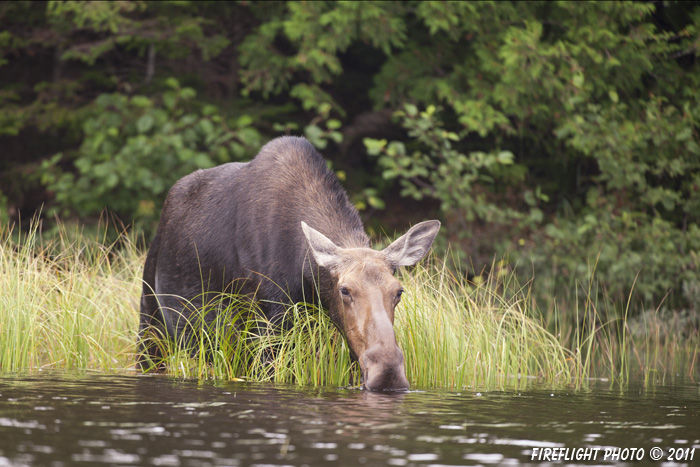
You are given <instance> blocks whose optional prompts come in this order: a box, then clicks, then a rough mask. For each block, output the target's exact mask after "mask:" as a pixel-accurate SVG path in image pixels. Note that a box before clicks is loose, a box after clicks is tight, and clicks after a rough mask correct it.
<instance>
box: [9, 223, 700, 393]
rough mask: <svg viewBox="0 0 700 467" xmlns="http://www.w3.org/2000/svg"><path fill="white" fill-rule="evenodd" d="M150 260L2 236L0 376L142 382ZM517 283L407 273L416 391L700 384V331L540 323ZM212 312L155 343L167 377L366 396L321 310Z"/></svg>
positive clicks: (406, 321)
mask: <svg viewBox="0 0 700 467" xmlns="http://www.w3.org/2000/svg"><path fill="white" fill-rule="evenodd" d="M144 259H145V254H144V252H143V251H141V250H140V249H139V248H137V247H136V246H135V242H134V241H133V239H132V238H131V237H130V236H129V235H122V236H121V237H120V238H119V239H118V241H117V242H115V243H109V242H105V237H104V236H100V235H97V236H94V237H93V238H90V237H89V236H87V235H85V234H83V233H82V232H81V231H79V230H77V229H76V230H68V229H66V228H61V229H60V230H59V234H58V235H56V236H55V237H53V238H52V239H50V240H46V239H44V238H43V237H42V236H41V235H40V234H39V232H38V229H37V226H36V225H34V226H33V227H32V228H31V229H30V230H29V231H27V232H17V231H13V230H12V229H10V228H8V227H7V226H2V225H0V371H4V372H8V371H26V370H36V369H40V368H61V369H83V370H94V371H99V372H110V371H133V369H134V365H135V352H136V341H137V328H138V304H139V297H140V291H141V285H142V283H141V276H142V266H143V263H144ZM494 269H495V268H494ZM514 277H515V276H514V274H512V273H505V274H494V275H493V276H492V277H490V278H489V279H487V280H485V281H484V282H482V283H479V284H473V283H470V282H468V281H467V280H466V279H464V277H463V276H460V275H455V274H453V273H452V272H451V271H450V269H449V268H448V267H447V266H446V263H445V262H444V261H440V260H438V259H436V258H433V259H431V260H430V261H428V262H426V263H425V264H424V265H419V266H417V267H415V268H413V269H411V270H408V271H404V272H403V273H401V280H402V282H403V284H404V288H405V289H406V293H404V296H403V299H402V302H401V304H400V305H399V308H398V309H397V312H396V322H395V330H396V335H397V339H398V341H399V345H400V346H401V348H402V349H403V351H404V354H405V364H406V372H407V377H408V379H409V381H410V383H411V385H412V386H413V387H423V388H433V387H442V388H459V389H461V388H465V387H494V386H503V385H507V386H513V385H515V386H517V385H521V384H525V382H527V381H530V380H531V379H534V378H536V379H538V380H539V381H544V382H549V383H565V384H577V385H580V384H585V382H586V380H587V378H589V377H591V376H606V377H611V378H613V379H619V380H621V381H622V382H624V381H625V380H626V379H627V378H629V375H630V374H635V373H639V374H641V375H642V376H643V377H644V378H645V379H646V380H650V379H654V380H656V379H659V378H664V377H665V376H666V375H667V374H671V373H673V374H682V375H687V376H690V377H694V376H696V373H697V367H698V364H699V362H698V358H697V354H698V348H699V347H698V346H699V342H700V340H699V339H698V335H697V330H696V331H695V332H694V333H693V332H690V331H689V332H688V333H686V334H684V335H683V338H682V339H679V338H675V337H676V336H675V335H673V334H671V332H672V330H671V329H672V328H671V327H670V325H666V324H663V322H662V320H661V319H660V316H659V313H658V310H657V313H656V314H653V315H650V316H648V317H647V318H645V319H646V320H647V321H645V322H644V323H642V324H641V327H640V326H632V327H630V324H628V323H627V321H625V320H623V321H620V320H611V321H608V322H604V321H603V320H602V319H601V317H602V316H603V315H604V313H603V312H601V311H600V308H601V305H600V304H598V303H595V302H594V301H593V300H590V299H589V300H586V301H585V302H584V303H576V304H575V305H574V306H573V307H569V308H573V309H572V310H571V311H570V310H555V312H554V314H553V315H550V316H549V317H548V318H545V319H543V318H542V316H541V314H540V313H539V312H538V311H537V310H536V307H535V306H534V299H533V298H532V297H531V296H530V294H529V291H528V290H529V289H528V288H526V287H525V288H521V287H518V286H517V284H516V282H515V279H514ZM592 286H593V285H591V284H589V285H588V287H592ZM591 296H597V294H592V293H589V294H588V297H591ZM604 305H605V304H604ZM212 308H215V309H216V310H217V314H216V315H217V318H216V319H215V320H214V321H213V322H211V323H209V324H207V325H203V322H204V321H203V320H201V317H198V316H197V315H195V317H194V318H192V321H193V322H192V323H191V324H192V329H194V333H193V334H192V335H190V336H188V337H187V339H190V340H189V341H185V342H179V343H174V342H169V341H167V340H163V341H159V343H158V345H161V346H162V348H163V354H164V355H165V357H164V362H162V363H164V364H165V366H166V367H167V372H168V373H169V374H172V375H177V376H182V377H188V378H200V379H204V378H215V379H227V380H233V379H247V380H252V381H273V382H284V383H296V384H303V385H333V386H348V385H353V384H358V383H359V371H358V368H357V364H356V363H353V362H352V361H351V359H350V356H349V351H348V348H347V344H346V342H345V340H344V339H343V338H342V336H341V335H340V333H339V332H338V331H337V330H336V329H335V327H334V326H333V325H332V323H331V322H330V320H329V319H328V317H327V315H326V314H325V312H324V311H323V310H320V309H318V308H316V307H314V306H312V305H305V304H295V305H293V306H290V307H289V309H288V313H287V318H288V319H287V323H290V325H289V326H288V329H284V330H279V329H275V326H274V325H272V324H271V323H267V322H265V320H264V318H262V317H261V314H260V313H259V312H258V310H257V308H256V307H255V305H254V304H251V303H250V302H247V301H244V300H242V299H241V298H240V297H236V296H230V295H222V296H220V297H218V299H217V300H214V301H210V303H209V308H208V309H207V310H204V313H206V312H207V311H210V310H211V309H212ZM572 314H573V315H576V316H578V319H571V316H572ZM645 316H646V315H645ZM637 324H639V323H637ZM157 363H160V362H154V364H157Z"/></svg>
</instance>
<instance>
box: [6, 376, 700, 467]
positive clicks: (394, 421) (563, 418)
mask: <svg viewBox="0 0 700 467" xmlns="http://www.w3.org/2000/svg"><path fill="white" fill-rule="evenodd" d="M657 447H658V448H661V449H662V450H663V458H662V460H661V461H659V462H656V461H652V460H651V458H650V456H651V455H652V448H657ZM583 448H588V449H589V451H588V452H589V454H588V456H589V458H584V459H579V460H578V461H577V460H576V455H577V453H578V455H579V456H582V455H583V454H585V452H586V451H583V450H581V451H575V450H577V449H583ZM635 448H636V451H633V449H635ZM567 449H568V451H567ZM642 449H643V450H644V451H643V452H642V455H643V460H641V461H636V460H635V461H628V462H626V463H627V464H629V465H632V464H634V465H693V464H695V465H700V387H699V386H698V384H697V383H690V384H679V385H675V386H670V387H669V386H657V387H655V388H649V389H643V388H642V387H641V386H635V385H630V386H629V387H628V388H627V389H625V390H623V391H621V390H619V389H612V390H611V389H610V387H609V385H606V384H604V383H596V384H594V385H593V387H592V388H591V389H590V390H587V391H575V390H573V389H568V388H559V389H547V388H542V387H532V388H529V389H525V390H505V391H481V392H476V391H471V390H469V391H463V392H447V391H423V392H421V391H415V392H409V393H406V394H373V393H368V392H366V391H359V390H349V389H334V388H325V389H308V388H298V387H294V386H284V387H280V386H271V385H254V384H246V383H198V382H196V381H182V380H177V379H172V378H167V377H163V376H131V375H95V376H90V375H84V374H83V375H70V374H65V373H48V374H46V373H40V374H37V375H29V376H27V375H25V376H21V375H19V376H18V375H5V376H1V377H0V466H4V465H12V466H15V465H17V466H20V465H30V466H35V465H36V466H39V465H41V466H44V465H45V466H56V467H58V466H69V465H120V466H122V465H123V466H128V465H156V466H158V465H160V466H218V465H224V466H239V465H240V466H249V465H257V466H267V465H280V466H281V465H289V466H302V465H309V466H323V465H329V466H338V465H348V466H374V465H377V466H385V465H396V466H404V465H405V466H426V465H477V464H480V465H504V464H505V465H508V464H510V465H515V464H540V463H543V462H544V463H553V464H558V465H562V464H582V465H599V464H603V465H610V464H620V463H622V464H624V463H625V462H623V461H622V460H621V459H622V458H629V457H633V458H634V457H637V456H639V453H640V450H642ZM615 452H617V456H618V458H617V459H611V458H610V455H614V454H615ZM594 453H595V456H596V457H595V459H594V458H593V457H592V456H593V454H594ZM671 453H673V455H674V456H676V457H674V461H673V462H671V461H669V455H670V454H671ZM547 454H548V456H547ZM606 454H608V458H605V455H606ZM691 454H692V455H693V460H690V459H689V458H690V456H691ZM533 455H534V456H535V459H534V460H533ZM538 456H539V460H538ZM543 456H544V457H543ZM557 456H561V457H562V458H566V457H567V456H568V458H569V460H553V459H558V457H557ZM662 462H663V463H662Z"/></svg>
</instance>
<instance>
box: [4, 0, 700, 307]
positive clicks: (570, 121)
mask: <svg viewBox="0 0 700 467" xmlns="http://www.w3.org/2000/svg"><path fill="white" fill-rule="evenodd" d="M699 55H700V7H699V6H698V5H697V4H695V3H692V2H673V1H672V2H646V3H643V2H558V1H557V2H488V1H485V2H417V1H397V2H345V1H340V2H330V1H320V2H306V1H299V2H237V3H219V2H179V1H171V2H150V1H144V2H121V1H118V2H49V3H46V4H37V3H28V2H4V3H0V68H1V69H2V71H3V74H2V77H0V106H2V110H3V112H0V147H2V148H3V149H4V150H5V152H4V153H3V154H2V155H3V157H2V158H0V186H1V190H2V194H0V200H2V202H0V206H2V205H4V206H6V207H5V209H7V210H9V211H12V210H14V211H16V210H17V209H15V208H16V207H17V206H20V207H24V206H30V207H33V208H38V207H39V206H40V205H41V202H47V203H48V204H49V205H50V206H58V207H59V208H61V209H62V212H64V213H66V214H67V213H69V212H70V213H71V214H79V215H92V214H94V213H95V212H97V211H98V210H101V209H102V208H103V207H105V206H106V207H109V208H111V209H115V210H117V211H119V213H120V215H121V216H123V217H124V218H125V220H127V221H130V220H132V218H136V219H141V220H148V221H149V222H150V220H152V219H153V216H155V215H157V211H158V207H159V203H160V200H162V196H163V194H164V192H165V190H167V188H168V185H169V184H171V183H172V181H173V180H174V179H175V178H176V177H177V176H179V175H180V174H184V173H186V172H187V171H189V170H192V169H195V168H198V167H206V166H210V165H212V164H216V163H219V162H222V161H226V160H235V159H240V158H241V157H243V152H242V151H241V150H239V149H234V148H232V147H231V144H232V143H233V142H236V143H239V144H241V145H243V146H244V147H246V157H247V155H250V154H252V153H253V152H255V149H257V148H255V147H253V146H259V145H260V144H262V142H264V141H266V140H268V139H270V138H272V137H274V136H276V135H278V134H280V133H288V134H291V133H295V134H304V135H305V136H306V137H307V138H308V139H309V140H310V141H312V142H313V143H314V144H315V145H316V146H317V147H318V148H319V149H324V152H325V154H326V155H327V156H330V157H331V158H332V159H333V162H334V163H336V164H335V166H336V167H339V168H342V169H343V171H344V173H345V174H346V175H347V181H348V182H349V183H348V185H349V187H350V188H351V189H352V191H353V192H352V193H351V197H352V199H353V200H355V201H356V204H357V206H358V207H360V208H363V207H364V208H368V207H371V208H374V209H381V208H382V207H384V204H385V202H384V198H386V199H389V196H391V195H392V194H393V193H388V192H390V191H392V190H393V189H394V187H399V189H400V190H401V191H402V193H403V195H404V196H406V200H407V201H406V205H407V206H404V208H406V209H404V212H405V211H410V210H411V203H413V202H414V200H415V199H430V200H432V203H421V206H428V207H427V208H425V209H430V207H431V206H439V209H440V212H439V214H438V215H439V216H440V217H442V220H443V221H444V231H445V232H446V236H445V238H443V244H444V240H449V241H450V242H452V244H453V246H454V247H455V248H457V249H460V250H462V251H463V252H466V253H467V254H468V255H469V256H470V257H471V260H472V266H473V268H474V269H475V270H476V271H477V272H478V271H481V270H482V269H484V268H485V269H488V265H489V263H490V261H491V259H492V258H493V255H494V254H499V255H500V254H503V253H505V252H509V255H510V256H509V257H510V258H511V259H512V260H513V262H520V264H523V263H527V264H529V263H531V262H532V264H533V268H534V270H535V273H536V274H535V277H536V281H535V289H536V290H537V288H538V287H539V286H540V285H539V284H540V283H545V284H547V287H546V288H545V287H542V289H541V290H540V291H539V292H538V293H539V294H540V295H543V294H544V292H542V290H545V289H546V290H549V291H551V290H557V291H558V290H562V289H563V288H571V287H574V285H573V284H575V283H576V281H577V280H579V281H583V282H587V281H588V280H590V278H591V274H592V273H591V271H590V270H589V269H590V268H588V266H587V265H588V264H589V263H593V262H595V263H596V264H597V271H596V274H597V277H598V279H600V280H602V281H604V282H605V285H606V287H607V293H608V295H607V296H608V297H611V298H613V299H614V300H616V301H618V302H619V301H621V300H623V299H624V298H625V297H626V296H627V294H628V293H629V291H630V290H631V289H632V284H633V283H634V290H635V294H637V297H639V298H641V299H643V300H644V303H645V304H646V306H647V307H649V306H651V305H652V304H654V305H657V304H658V303H659V302H661V301H662V300H663V299H664V297H666V294H667V292H669V291H671V294H670V295H669V296H668V298H666V301H665V304H666V305H668V306H669V307H671V308H674V309H690V310H691V311H692V310H695V309H697V303H698V300H697V299H695V298H694V297H697V292H694V291H696V290H698V285H697V284H698V283H700V268H699V267H698V257H700V250H698V245H697V231H698V228H700V225H699V224H698V219H700V215H699V214H700V212H699V211H700V200H699V198H698V197H699V196H700V189H698V187H699V186H700V167H699V165H700V136H699V134H700V132H699V131H698V118H700V110H699V109H700V98H699V96H698V89H700V72H699V71H700V70H698V66H699V58H700V57H699ZM169 77H173V78H174V79H176V80H177V81H178V82H179V83H182V85H181V86H180V87H179V88H178V89H180V90H179V91H177V90H175V89H169V90H168V89H164V88H163V83H164V82H165V80H166V79H167V78H169ZM185 89H190V90H189V91H185ZM192 90H196V93H195V92H194V91H192ZM174 93H179V94H178V97H177V98H175V97H172V96H173V95H174ZM173 101H175V103H174V104H173ZM211 102H216V104H217V110H211V109H213V107H209V106H208V105H209V104H210V103H211ZM108 104H109V105H108ZM173 109H174V110H173ZM205 109H210V110H206V111H205ZM178 112H180V113H178ZM391 112H394V113H395V114H396V119H395V123H397V124H398V125H395V126H393V127H392V126H391V125H390V124H389V123H388V122H382V121H380V120H378V119H377V118H376V117H377V116H378V115H386V114H388V113H391ZM397 112H398V113H397ZM236 122H238V123H236ZM111 128H117V130H116V131H117V133H116V134H111V133H110V131H111V132H112V133H113V132H114V130H111ZM253 128H254V129H253ZM401 130H402V131H403V133H401V132H400V131H401ZM255 131H257V132H258V133H259V134H260V135H261V136H259V137H258V136H257V134H258V133H255ZM262 135H264V136H262ZM226 138H229V139H228V140H227V139H226ZM363 140H364V141H365V143H366V145H367V146H366V147H367V150H368V152H369V153H371V154H374V156H370V157H366V154H361V150H360V153H358V150H357V149H358V145H357V142H360V141H363ZM246 145H249V146H250V147H248V146H246ZM5 148H8V149H5ZM360 148H361V146H360ZM56 153H61V154H63V157H62V158H61V159H60V160H59V159H58V158H55V157H54V155H55V154H56ZM343 158H346V160H343ZM47 161H49V162H47ZM379 174H381V175H382V176H383V177H385V178H380V175H379ZM42 180H43V184H42V183H41V182H42ZM394 183H395V185H393V184H394ZM47 188H49V190H46V189H47ZM35 198H38V200H37V199H35ZM32 202H33V204H32ZM392 207H393V206H392ZM25 209H26V208H25ZM47 211H49V210H45V211H44V212H47ZM397 212H398V213H399V214H395V213H397ZM392 215H393V216H394V217H398V216H400V215H401V211H400V210H398V209H387V210H385V211H384V212H383V213H378V215H377V217H376V218H375V219H377V220H379V221H394V220H395V219H394V218H392ZM421 215H425V216H426V217H427V216H428V215H429V213H424V212H423V211H421ZM15 217H16V215H15ZM416 220H417V219H416ZM523 269H524V268H523ZM637 273H639V276H638V278H637V281H636V283H635V277H637ZM581 275H582V276H581ZM618 308H619V307H618ZM633 312H634V311H633Z"/></svg>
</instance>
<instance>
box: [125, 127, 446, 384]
mask: <svg viewBox="0 0 700 467" xmlns="http://www.w3.org/2000/svg"><path fill="white" fill-rule="evenodd" d="M439 228H440V222H439V221H437V220H431V221H425V222H421V223H418V224H416V225H414V226H413V227H412V228H410V229H409V230H408V231H407V232H406V233H405V234H404V235H403V236H401V237H399V238H398V239H397V240H395V241H394V242H393V243H391V244H390V245H389V246H387V247H386V248H384V249H383V250H381V251H378V250H374V249H372V248H370V241H369V237H368V235H367V234H366V233H365V230H364V226H363V225H362V220H361V219H360V216H359V214H358V211H357V209H356V208H355V207H354V206H353V204H352V203H351V202H350V200H349V199H348V196H347V193H346V192H345V190H344V189H343V188H342V186H341V184H340V182H339V181H338V178H337V177H336V176H335V174H334V173H333V172H332V171H331V170H329V168H328V165H327V164H326V161H325V160H324V158H323V156H321V154H319V153H318V152H317V151H316V149H315V148H314V147H313V146H312V145H311V143H309V142H308V141H307V140H306V139H304V138H300V137H292V136H284V137H280V138H277V139H274V140H272V141H270V142H269V143H267V144H266V145H265V146H263V147H262V149H261V150H260V152H259V153H258V155H257V156H255V158H253V159H252V160H251V161H250V162H247V163H241V162H231V163H227V164H223V165H220V166H218V167H214V168H211V169H204V170H198V171H196V172H194V173H191V174H190V175H187V176H185V177H183V178H182V179H180V180H179V181H178V182H177V183H175V185H173V187H172V188H171V189H170V192H169V193H168V195H167V198H166V200H165V203H164V205H163V209H162V213H161V217H160V223H159V225H158V229H157V231H156V234H155V237H154V238H153V241H152V243H151V246H150V249H149V251H148V255H147V258H146V263H145V268H144V274H143V292H142V295H141V313H140V327H139V335H140V339H139V342H140V343H139V352H140V356H139V357H138V364H139V365H140V366H141V368H142V369H146V368H147V367H148V365H149V363H148V362H149V360H151V361H155V359H156V358H157V357H158V356H159V350H158V348H157V347H156V346H153V345H149V344H148V342H147V338H146V334H147V332H148V331H149V330H152V329H156V330H158V331H159V332H160V333H162V335H164V336H168V337H169V338H171V339H176V338H177V337H178V336H180V335H181V334H182V333H185V332H188V331H187V330H186V327H187V326H185V325H184V324H183V323H185V322H187V320H186V319H184V320H183V319H181V318H183V317H185V318H187V315H188V314H190V313H192V308H194V309H196V308H197V307H201V306H202V305H203V304H202V300H203V299H202V289H203V287H204V288H206V289H208V290H209V291H220V292H223V291H225V290H231V288H232V285H233V284H235V289H236V292H237V293H239V294H242V295H244V296H247V297H250V299H251V300H254V301H255V302H257V303H258V305H259V308H260V309H261V310H262V312H263V313H264V314H265V316H266V318H267V319H269V320H270V321H272V322H277V321H282V320H283V319H284V318H283V316H284V314H285V310H286V309H287V307H288V305H285V304H290V303H296V302H300V301H303V300H304V298H305V297H306V298H308V297H318V299H319V300H320V305H321V306H322V307H323V309H325V310H327V312H328V314H329V316H330V319H331V321H332V322H333V324H334V325H335V326H336V327H337V328H338V330H339V331H340V333H341V334H342V335H343V336H344V337H345V339H346V341H347V343H348V347H349V349H350V353H351V358H352V359H353V360H354V361H357V362H359V365H360V370H361V378H362V383H363V385H364V388H365V389H367V390H375V391H376V390H405V389H408V387H409V383H408V380H407V379H406V374H405V369H404V357H403V352H402V351H401V349H400V348H399V346H398V344H397V341H396V336H395V334H394V329H393V323H394V310H395V308H396V305H397V304H398V303H399V301H400V299H401V294H402V293H403V289H402V287H401V284H400V283H399V281H398V279H396V277H394V276H395V273H396V271H397V269H398V268H400V267H402V266H412V265H414V264H416V263H418V262H419V261H420V260H421V259H423V257H424V256H425V255H426V254H427V252H428V251H429V250H430V248H431V246H432V244H433V240H434V239H435V236H436V235H437V233H438V230H439Z"/></svg>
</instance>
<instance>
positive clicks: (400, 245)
mask: <svg viewBox="0 0 700 467" xmlns="http://www.w3.org/2000/svg"><path fill="white" fill-rule="evenodd" d="M438 230H440V221H425V222H421V223H419V224H416V225H414V226H413V227H411V228H410V229H409V230H408V232H406V233H405V234H403V235H402V236H401V237H399V238H398V239H396V240H395V241H394V242H393V243H392V244H391V245H389V246H388V247H386V248H384V254H385V255H386V259H387V261H389V263H390V264H391V265H392V266H394V267H395V268H398V267H401V266H413V265H414V264H416V263H417V262H418V261H420V260H422V259H423V257H424V256H425V255H426V254H427V253H428V250H430V247H431V246H432V245H433V240H435V236H436V235H437V233H438Z"/></svg>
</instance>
